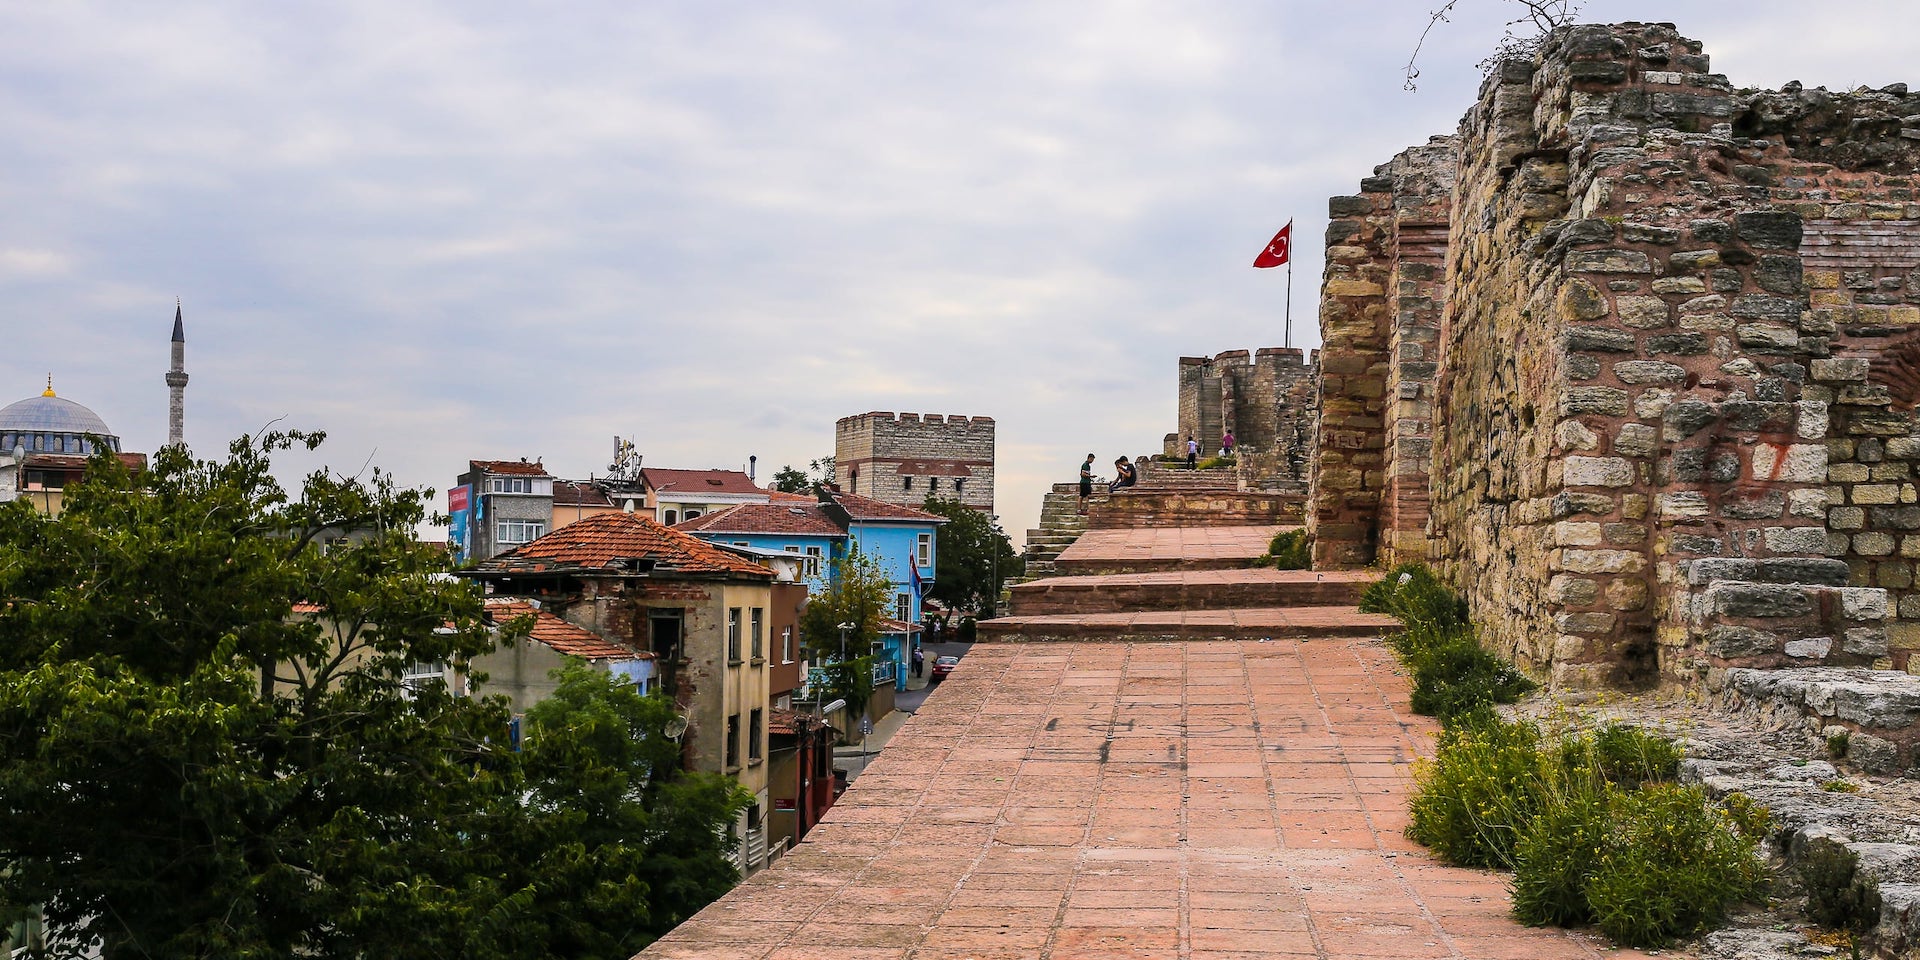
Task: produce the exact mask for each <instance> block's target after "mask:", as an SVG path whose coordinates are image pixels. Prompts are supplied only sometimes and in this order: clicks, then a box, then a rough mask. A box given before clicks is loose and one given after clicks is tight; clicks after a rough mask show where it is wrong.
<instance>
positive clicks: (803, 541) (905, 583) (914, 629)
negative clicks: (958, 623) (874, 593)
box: [674, 488, 947, 690]
mask: <svg viewBox="0 0 1920 960" xmlns="http://www.w3.org/2000/svg"><path fill="white" fill-rule="evenodd" d="M945 522H947V521H946V518H944V517H939V516H936V515H934V514H931V513H928V512H926V511H924V510H916V509H914V508H912V507H903V506H899V505H898V504H892V503H884V502H882V501H879V500H873V499H870V498H868V497H861V496H855V495H854V494H851V493H843V492H841V491H838V490H833V489H825V488H823V489H822V490H821V491H820V492H819V495H818V497H817V498H814V497H800V496H795V495H788V496H787V497H781V496H780V495H776V497H775V499H774V500H773V501H772V502H771V503H745V504H741V505H739V506H736V507H731V508H729V509H726V510H722V511H720V512H718V513H710V514H707V515H705V516H702V517H698V518H695V519H693V520H689V521H687V522H685V523H682V524H679V525H677V526H675V527H674V529H676V530H682V531H685V532H687V533H690V534H693V535H694V536H696V537H699V538H700V539H702V540H706V541H709V542H711V543H720V544H731V545H734V546H742V547H756V548H759V549H762V550H779V551H784V552H787V553H794V554H800V555H802V556H804V557H807V558H809V564H808V571H807V572H808V575H810V576H822V575H824V576H832V573H833V565H832V564H833V561H834V560H835V559H837V558H839V557H842V556H845V555H846V554H847V553H848V552H849V551H851V550H856V549H857V550H859V551H860V552H862V553H865V554H866V555H868V556H870V557H873V558H874V559H876V560H878V561H879V563H880V568H881V569H882V570H884V571H886V574H887V577H888V578H889V579H891V580H892V581H893V587H894V608H893V611H892V618H891V620H890V621H889V622H888V623H887V624H885V626H884V627H883V635H882V637H881V649H880V650H878V651H876V653H877V654H878V656H879V657H880V659H881V660H882V661H883V662H889V663H891V664H892V667H891V670H892V674H893V677H892V679H893V683H894V689H896V690H905V689H906V687H907V665H908V658H909V657H910V656H911V655H912V651H913V646H914V644H916V643H917V642H919V634H920V617H921V609H922V603H923V600H924V598H925V596H926V594H927V591H928V590H930V589H931V588H932V586H933V561H934V550H935V546H934V540H935V537H934V531H935V530H936V529H937V528H938V527H939V525H940V524H943V523H945Z"/></svg>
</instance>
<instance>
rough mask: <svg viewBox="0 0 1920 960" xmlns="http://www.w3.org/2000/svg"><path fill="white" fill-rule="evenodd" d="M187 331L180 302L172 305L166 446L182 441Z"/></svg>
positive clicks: (184, 427) (185, 388)
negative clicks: (171, 343)
mask: <svg viewBox="0 0 1920 960" xmlns="http://www.w3.org/2000/svg"><path fill="white" fill-rule="evenodd" d="M186 392H187V329H186V327H185V326H184V325H183V324H182V323H181V318H180V302H179V301H177V300H176V301H174V304H173V366H172V367H170V368H169V369H168V370H167V445H168V446H175V445H178V444H180V443H182V442H183V441H182V440H181V434H182V433H183V432H184V431H185V429H186V421H187V407H186Z"/></svg>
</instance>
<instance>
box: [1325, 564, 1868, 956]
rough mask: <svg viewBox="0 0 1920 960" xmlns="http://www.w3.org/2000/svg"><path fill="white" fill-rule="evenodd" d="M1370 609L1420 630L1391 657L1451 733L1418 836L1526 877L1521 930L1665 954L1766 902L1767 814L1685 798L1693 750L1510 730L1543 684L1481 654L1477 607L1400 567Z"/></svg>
mask: <svg viewBox="0 0 1920 960" xmlns="http://www.w3.org/2000/svg"><path fill="white" fill-rule="evenodd" d="M1361 609H1362V610H1367V611H1370V612H1379V613H1387V614H1391V615H1393V616H1395V617H1397V618H1399V619H1400V621H1401V623H1402V624H1404V625H1405V626H1406V629H1405V630H1404V631H1403V632H1401V633H1400V634H1398V635H1396V636H1394V637H1393V638H1392V639H1391V640H1390V643H1391V644H1392V646H1393V648H1394V650H1395V651H1396V652H1397V653H1399V654H1400V656H1401V658H1402V660H1404V661H1405V662H1406V664H1407V666H1408V667H1409V669H1410V670H1411V672H1412V674H1413V688H1414V689H1413V706H1414V709H1415V710H1418V711H1420V712H1422V713H1429V714H1432V715H1435V716H1438V717H1440V718H1441V722H1442V724H1443V725H1444V730H1443V732H1442V733H1441V736H1440V749H1439V753H1438V755H1437V756H1436V757H1435V758H1434V760H1433V761H1431V762H1429V763H1425V764H1422V765H1421V767H1420V769H1419V771H1418V773H1417V777H1418V781H1419V785H1418V789H1417V790H1416V791H1415V793H1414V797H1413V801H1412V820H1411V822H1410V824H1409V825H1408V828H1407V835H1408V836H1409V837H1411V838H1412V839H1414V840H1416V841H1418V842H1420V843H1422V844H1425V845H1426V846H1427V847H1429V848H1431V849H1432V850H1433V852H1434V854H1435V855H1436V856H1438V857H1439V858H1440V859H1442V860H1444V861H1446V862H1448V863H1452V864H1456V865H1460V866H1473V867H1496V868H1505V869H1511V870H1513V871H1514V880H1513V903H1514V907H1513V910H1514V915H1515V917H1516V918H1518V919H1519V920H1521V921H1522V922H1524V923H1528V924H1532V925H1542V924H1556V925H1561V926H1569V925H1574V924H1582V923H1594V924H1597V925H1598V926H1599V927H1600V929H1601V930H1602V931H1603V932H1605V933H1606V934H1607V935H1608V936H1611V937H1613V938H1614V939H1615V940H1617V941H1619V942H1621V943H1624V944H1630V945H1632V946H1661V945H1664V944H1666V943H1669V942H1671V941H1672V940H1674V939H1675V938H1678V937H1683V936H1688V935H1691V934H1694V933H1697V932H1699V931H1701V930H1703V929H1705V928H1706V927H1708V926H1710V925H1711V924H1713V923H1715V922H1717V921H1718V920H1719V919H1720V918H1721V917H1723V916H1724V915H1725V912H1726V909H1727V907H1728V906H1730V905H1731V904H1733V903H1736V902H1738V901H1740V900H1742V899H1745V898H1748V897H1750V896H1752V895H1753V894H1754V893H1755V891H1756V890H1757V889H1758V888H1759V885H1760V884H1761V883H1762V881H1763V880H1764V879H1765V867H1764V865H1763V863H1762V861H1761V860H1760V858H1759V857H1758V856H1757V855H1756V853H1755V843H1756V842H1757V841H1758V840H1759V838H1760V837H1761V836H1763V835H1764V833H1765V830H1766V822H1767V816H1766V812H1765V811H1764V810H1763V809H1760V808H1756V807H1753V806H1752V805H1751V803H1744V802H1738V801H1744V800H1745V798H1744V797H1740V796H1739V795H1737V794H1736V795H1734V796H1733V797H1731V798H1729V804H1728V807H1727V808H1726V809H1722V808H1720V807H1716V806H1714V805H1713V804H1711V803H1709V802H1708V800H1707V799H1706V796H1705V795H1704V794H1703V793H1702V792H1701V791H1699V790H1698V789H1693V788H1683V787H1680V786H1677V785H1675V784H1674V783H1673V781H1674V779H1675V777H1676V776H1677V774H1678V772H1679V766H1680V757H1681V753H1680V749H1679V747H1677V746H1676V745H1675V744H1674V743H1673V742H1672V741H1671V740H1669V739H1667V738H1665V737H1662V736H1660V735H1658V734H1656V733H1653V732H1650V731H1647V730H1643V729H1640V728H1638V727H1634V726H1630V725H1625V724H1607V725H1603V726H1601V727H1599V728H1597V729H1594V730H1592V731H1588V732H1578V731H1573V730H1562V731H1558V732H1554V733H1546V732H1543V731H1542V730H1541V729H1540V727H1539V726H1538V725H1536V724H1533V723H1530V722H1527V721H1522V720H1509V719H1505V718H1503V717H1501V716H1500V715H1499V714H1498V713H1496V712H1495V710H1494V705H1495V704H1499V703H1511V702H1513V701H1515V700H1517V699H1519V697H1520V696H1522V695H1524V694H1525V693H1527V692H1528V691H1530V690H1531V689H1533V684H1532V682H1531V681H1530V680H1528V679H1527V678H1526V677H1525V676H1524V675H1522V674H1520V673H1519V672H1518V671H1517V670H1515V669H1514V668H1513V666H1512V665H1511V664H1508V663H1506V662H1505V661H1503V660H1501V659H1499V658H1498V657H1496V656H1494V655H1493V654H1492V653H1489V652H1488V651H1486V650H1485V649H1483V648H1481V646H1480V645H1479V642H1478V640H1477V639H1476V637H1475V634H1474V629H1473V625H1472V623H1471V622H1470V621H1469V620H1468V619H1467V610H1466V606H1465V604H1464V602H1463V601H1462V600H1461V598H1460V597H1459V596H1458V595H1457V594H1455V593H1454V592H1453V591H1452V590H1450V589H1448V588H1447V587H1446V585H1444V584H1442V583H1441V582H1440V581H1439V579H1438V578H1437V577H1435V576H1434V575H1433V573H1432V571H1430V570H1428V569H1426V568H1425V567H1424V566H1421V565H1417V564H1410V565H1407V566H1403V567H1400V568H1397V569H1396V570H1394V571H1393V572H1391V573H1389V574H1388V575H1387V577H1386V578H1385V579H1383V580H1382V581H1380V582H1379V583H1376V584H1374V585H1373V586H1371V587H1369V588H1368V589H1367V591H1366V592H1365V593H1364V594H1363V595H1362V598H1361ZM1830 872H1834V873H1836V876H1837V873H1838V871H1837V870H1836V871H1830ZM1842 880H1846V882H1847V883H1850V882H1851V880H1850V875H1849V878H1841V879H1834V880H1831V882H1827V881H1826V880H1823V882H1825V883H1827V885H1828V886H1831V887H1835V888H1836V889H1839V890H1842V891H1846V890H1848V889H1850V888H1849V887H1847V885H1846V883H1843V882H1842ZM1849 898H1851V899H1849ZM1863 899H1864V895H1862V894H1860V893H1858V892H1857V891H1855V892H1853V893H1845V892H1843V893H1841V894H1839V895H1837V896H1836V900H1837V901H1839V902H1842V903H1847V904H1854V903H1857V902H1858V901H1861V900H1863ZM1852 909H1856V910H1857V909H1858V908H1857V906H1856V907H1854V908H1852Z"/></svg>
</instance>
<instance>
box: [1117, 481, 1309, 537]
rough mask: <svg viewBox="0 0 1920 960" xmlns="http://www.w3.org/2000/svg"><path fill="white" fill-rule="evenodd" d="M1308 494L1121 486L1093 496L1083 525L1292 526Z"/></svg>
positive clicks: (1131, 526) (1304, 511)
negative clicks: (1117, 491)
mask: <svg viewBox="0 0 1920 960" xmlns="http://www.w3.org/2000/svg"><path fill="white" fill-rule="evenodd" d="M1305 514H1306V499H1305V498H1304V497H1297V496H1291V495H1288V494H1283V493H1259V492H1253V491H1240V490H1152V489H1134V490H1122V491H1121V492H1119V493H1115V494H1111V495H1108V496H1105V497H1096V498H1094V499H1093V501H1092V502H1091V503H1090V504H1089V505H1088V507H1087V527H1088V529H1092V530H1114V529H1121V528H1138V527H1239V526H1256V525H1267V526H1278V525H1286V526H1295V525H1298V524H1299V523H1301V522H1302V518H1303V517H1304V516H1305Z"/></svg>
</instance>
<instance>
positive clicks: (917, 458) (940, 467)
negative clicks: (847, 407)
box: [833, 412, 994, 513]
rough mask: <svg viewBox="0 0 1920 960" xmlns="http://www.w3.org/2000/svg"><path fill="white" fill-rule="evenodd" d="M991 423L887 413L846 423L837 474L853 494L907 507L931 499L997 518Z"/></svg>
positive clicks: (837, 437)
mask: <svg viewBox="0 0 1920 960" xmlns="http://www.w3.org/2000/svg"><path fill="white" fill-rule="evenodd" d="M993 445H994V422H993V418H992V417H966V416H962V415H959V414H955V415H953V416H941V415H940V414H937V413H929V414H924V415H923V414H918V413H902V414H893V413H887V412H874V413H862V414H859V415H857V416H852V417H842V418H840V421H839V422H838V423H837V424H835V427H834V444H833V455H834V470H835V475H836V477H837V479H838V480H839V483H840V486H841V487H842V488H843V489H845V490H846V491H847V492H849V493H854V494H858V495H859V496H862V497H872V498H873V499H875V500H880V501H883V502H885V503H893V504H899V505H900V506H903V507H918V506H920V505H921V504H923V503H926V502H927V497H928V496H929V495H931V496H935V497H939V498H941V499H943V500H958V501H960V502H961V503H964V504H966V505H967V506H969V507H972V508H974V509H975V510H980V511H982V512H985V513H992V512H993V457H994V453H993V451H994V446H993Z"/></svg>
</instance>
